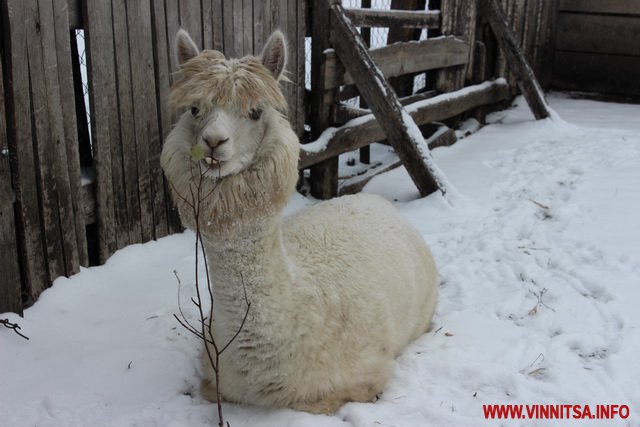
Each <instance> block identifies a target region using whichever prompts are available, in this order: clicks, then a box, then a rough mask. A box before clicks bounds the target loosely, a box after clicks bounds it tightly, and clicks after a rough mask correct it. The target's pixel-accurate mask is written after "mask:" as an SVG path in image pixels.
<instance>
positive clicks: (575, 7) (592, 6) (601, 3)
mask: <svg viewBox="0 0 640 427" xmlns="http://www.w3.org/2000/svg"><path fill="white" fill-rule="evenodd" d="M558 8H559V10H560V11H562V12H565V11H566V12H585V13H615V14H620V15H640V2H638V1H636V0H631V1H630V0H560V4H559V5H558Z"/></svg>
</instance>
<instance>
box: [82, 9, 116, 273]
mask: <svg viewBox="0 0 640 427" xmlns="http://www.w3.org/2000/svg"><path fill="white" fill-rule="evenodd" d="M83 13H84V15H83V20H84V23H85V42H86V47H87V52H88V55H87V72H88V80H89V97H90V99H91V102H90V111H91V117H92V120H91V135H92V145H93V164H94V169H95V173H96V180H95V188H96V220H97V229H98V252H99V255H98V259H99V261H100V263H104V262H105V261H106V260H107V258H109V257H110V256H111V254H112V253H113V252H114V251H115V250H116V248H117V242H116V233H115V232H114V230H115V229H116V221H115V212H114V200H113V181H112V176H111V168H112V164H111V143H112V141H117V140H118V139H119V138H120V135H119V134H117V133H115V132H114V129H116V126H117V120H118V118H117V115H116V110H115V108H113V107H114V106H115V105H117V98H116V94H117V87H116V74H115V68H114V58H115V48H114V42H113V29H112V25H111V20H110V19H108V17H111V16H112V10H111V2H103V1H99V2H86V3H85V7H84V8H83Z"/></svg>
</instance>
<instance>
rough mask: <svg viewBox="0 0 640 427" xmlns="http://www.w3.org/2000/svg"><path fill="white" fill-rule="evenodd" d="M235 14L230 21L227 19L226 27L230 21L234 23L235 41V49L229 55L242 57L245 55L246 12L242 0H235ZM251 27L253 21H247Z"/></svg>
mask: <svg viewBox="0 0 640 427" xmlns="http://www.w3.org/2000/svg"><path fill="white" fill-rule="evenodd" d="M232 11H233V15H232V19H231V20H230V21H225V28H226V26H227V25H229V23H231V24H232V27H231V32H232V34H233V36H232V38H231V41H232V42H233V49H232V52H233V53H231V54H228V55H227V57H233V58H240V57H242V56H244V54H245V49H244V33H245V28H244V24H245V22H244V14H243V9H242V0H234V1H233V9H232ZM246 24H247V26H248V27H249V26H250V25H251V22H247V23H246ZM228 48H229V46H228V45H226V46H225V49H228Z"/></svg>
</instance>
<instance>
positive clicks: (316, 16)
mask: <svg viewBox="0 0 640 427" xmlns="http://www.w3.org/2000/svg"><path fill="white" fill-rule="evenodd" d="M312 1H313V4H312V7H313V16H312V24H311V93H313V94H315V96H313V97H312V98H311V105H310V111H311V138H312V139H316V138H318V137H319V136H320V134H321V133H322V132H323V131H324V130H325V129H326V128H327V127H328V126H329V125H330V122H329V118H330V109H331V104H332V103H333V102H334V99H335V90H326V89H325V86H324V82H325V76H324V72H325V70H326V67H324V66H323V53H324V51H325V50H326V49H327V48H329V46H330V45H329V32H328V31H327V29H328V28H329V25H330V15H329V9H328V5H327V1H326V0H312ZM272 2H273V1H272ZM323 160H324V161H323V162H321V163H318V162H316V163H317V164H314V165H313V167H312V168H311V194H312V195H313V196H314V197H316V198H319V199H330V198H332V197H335V196H337V194H338V158H337V157H334V158H331V156H329V157H326V158H324V159H323ZM309 165H311V163H310V164H309Z"/></svg>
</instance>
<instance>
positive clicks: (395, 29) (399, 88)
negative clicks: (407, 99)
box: [361, 0, 440, 97]
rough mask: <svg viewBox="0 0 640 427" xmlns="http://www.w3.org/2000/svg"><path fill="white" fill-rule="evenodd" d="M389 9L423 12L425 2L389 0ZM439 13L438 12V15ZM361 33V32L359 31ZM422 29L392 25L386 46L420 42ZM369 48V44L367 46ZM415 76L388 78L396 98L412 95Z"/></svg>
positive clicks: (422, 0) (421, 0)
mask: <svg viewBox="0 0 640 427" xmlns="http://www.w3.org/2000/svg"><path fill="white" fill-rule="evenodd" d="M391 9H403V10H413V11H423V12H424V11H425V9H426V0H410V1H407V0H391ZM427 13H430V14H432V13H435V11H428V12H427ZM439 13H440V11H438V14H439ZM361 32H362V31H361ZM422 32H423V29H421V28H417V29H416V28H402V27H401V26H399V25H392V26H390V27H389V33H388V34H387V45H391V44H394V43H398V42H407V41H411V40H420V35H421V34H422ZM367 45H368V46H369V44H367ZM414 77H415V74H414V73H411V74H409V75H404V76H400V77H389V76H387V78H388V79H389V83H390V84H391V87H393V89H394V90H395V91H396V94H398V96H400V97H403V96H408V95H412V94H413V86H414V80H415V79H414Z"/></svg>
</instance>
